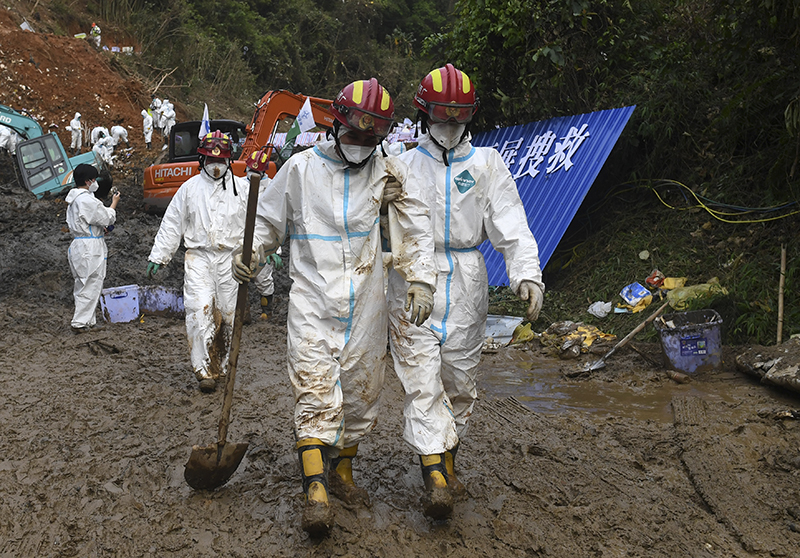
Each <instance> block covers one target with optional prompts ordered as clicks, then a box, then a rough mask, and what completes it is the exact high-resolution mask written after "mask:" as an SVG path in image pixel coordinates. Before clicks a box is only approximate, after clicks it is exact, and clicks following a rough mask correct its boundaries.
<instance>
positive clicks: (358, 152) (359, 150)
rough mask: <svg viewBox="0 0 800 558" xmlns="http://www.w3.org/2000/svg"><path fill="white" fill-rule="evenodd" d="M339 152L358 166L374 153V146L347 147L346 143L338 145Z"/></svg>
mask: <svg viewBox="0 0 800 558" xmlns="http://www.w3.org/2000/svg"><path fill="white" fill-rule="evenodd" d="M339 150H340V151H341V152H342V155H344V156H345V157H346V158H347V160H348V161H349V162H351V163H353V164H354V165H357V164H359V163H360V162H361V161H363V160H364V159H366V158H367V157H369V156H370V155H372V152H373V151H375V146H374V145H373V146H366V145H348V144H346V143H340V144H339Z"/></svg>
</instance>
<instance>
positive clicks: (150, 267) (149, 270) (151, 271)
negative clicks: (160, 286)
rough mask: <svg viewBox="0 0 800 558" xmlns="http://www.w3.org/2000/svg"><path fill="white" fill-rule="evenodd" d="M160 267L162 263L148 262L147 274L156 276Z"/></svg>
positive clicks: (147, 275)
mask: <svg viewBox="0 0 800 558" xmlns="http://www.w3.org/2000/svg"><path fill="white" fill-rule="evenodd" d="M159 267H161V264H157V263H153V262H147V271H146V272H145V276H146V277H155V276H156V272H157V271H158V268H159Z"/></svg>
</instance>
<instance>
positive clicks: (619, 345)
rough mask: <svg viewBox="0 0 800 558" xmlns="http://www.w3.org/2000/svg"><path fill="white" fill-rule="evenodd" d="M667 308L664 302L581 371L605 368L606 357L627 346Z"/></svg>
mask: <svg viewBox="0 0 800 558" xmlns="http://www.w3.org/2000/svg"><path fill="white" fill-rule="evenodd" d="M667 306H669V301H667V302H665V303H664V304H663V305H661V308H659V309H658V310H656V311H655V312H653V313H652V314H651V315H650V317H649V318H647V319H646V320H645V321H643V322H642V323H640V324H639V325H638V326H636V327H635V328H634V329H633V331H631V332H630V333H629V334H628V335H626V336H625V337H624V339H622V341H620V342H619V343H617V344H616V345H614V347H612V349H611V350H610V351H608V352H607V353H606V354H604V355H603V358H601V359H600V360H597V361H595V362H593V363H591V364H587V365H586V366H585V367H584V369H583V371H584V372H593V371H595V370H600V369H601V368H605V366H606V359H607V358H608V357H610V356H611V355H613V354H614V353H615V352H616V351H617V349H620V348H622V347H624V346H625V345H627V344H628V342H629V341H630V340H631V339H633V338H634V336H635V335H636V334H637V333H639V332H640V331H642V330H643V329H644V328H645V327H646V326H647V324H649V323H650V322H652V321H653V320H655V319H656V318H657V317H658V316H659V315H660V314H661V313H662V312H663V311H664V310H666V308H667Z"/></svg>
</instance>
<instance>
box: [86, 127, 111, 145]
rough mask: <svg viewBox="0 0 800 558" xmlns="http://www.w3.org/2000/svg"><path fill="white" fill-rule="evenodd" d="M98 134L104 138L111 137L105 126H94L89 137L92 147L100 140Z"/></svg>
mask: <svg viewBox="0 0 800 558" xmlns="http://www.w3.org/2000/svg"><path fill="white" fill-rule="evenodd" d="M100 134H102V135H103V136H104V137H108V136H110V135H111V134H110V133H109V131H108V128H106V127H105V126H95V127H94V128H92V132H91V134H90V136H89V139H90V141H91V142H92V145H94V144H96V143H97V140H99V139H100V137H101V136H100Z"/></svg>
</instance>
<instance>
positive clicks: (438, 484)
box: [419, 453, 453, 520]
mask: <svg viewBox="0 0 800 558" xmlns="http://www.w3.org/2000/svg"><path fill="white" fill-rule="evenodd" d="M419 461H420V465H421V466H422V480H424V481H425V495H424V496H423V498H422V513H424V514H425V515H427V516H428V517H430V518H431V519H437V520H438V519H447V518H448V517H450V514H452V513H453V496H452V494H450V490H449V489H448V488H447V471H446V470H445V466H444V454H441V453H437V454H434V455H420V456H419Z"/></svg>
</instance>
